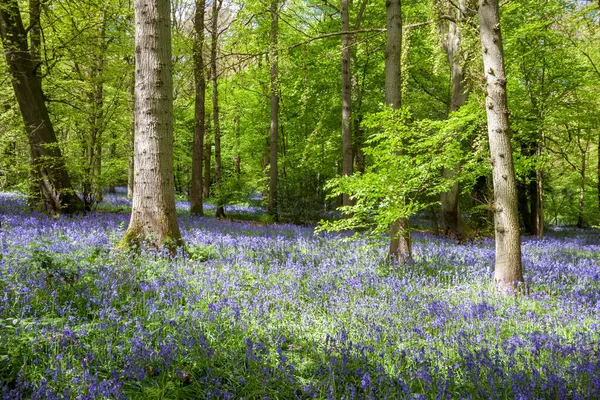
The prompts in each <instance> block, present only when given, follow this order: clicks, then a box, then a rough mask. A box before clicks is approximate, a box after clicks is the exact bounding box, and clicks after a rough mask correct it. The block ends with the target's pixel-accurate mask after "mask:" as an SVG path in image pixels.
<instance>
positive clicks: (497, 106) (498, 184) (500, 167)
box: [479, 0, 524, 293]
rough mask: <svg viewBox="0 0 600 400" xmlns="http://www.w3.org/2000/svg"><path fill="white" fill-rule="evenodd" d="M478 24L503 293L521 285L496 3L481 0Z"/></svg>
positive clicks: (495, 0)
mask: <svg viewBox="0 0 600 400" xmlns="http://www.w3.org/2000/svg"><path fill="white" fill-rule="evenodd" d="M479 24H480V34H481V46H482V57H483V67H484V74H485V81H486V113H487V121H488V122H487V123H488V136H489V142H490V155H491V160H492V175H493V182H494V225H495V237H496V268H495V272H494V281H495V282H496V285H497V287H498V289H499V290H500V291H501V292H503V293H509V292H514V291H515V290H517V289H518V285H520V284H523V283H524V280H523V271H522V264H521V236H520V233H519V215H518V211H517V183H516V180H515V170H514V165H513V154H512V147H511V143H510V131H509V123H508V114H509V112H508V102H507V97H506V76H505V73H504V53H503V47H502V34H501V30H500V11H499V6H498V0H480V2H479Z"/></svg>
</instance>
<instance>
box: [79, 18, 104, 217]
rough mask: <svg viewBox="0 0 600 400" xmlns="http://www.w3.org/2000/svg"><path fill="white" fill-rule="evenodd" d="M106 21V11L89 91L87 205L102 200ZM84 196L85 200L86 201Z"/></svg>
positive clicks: (101, 22) (101, 20)
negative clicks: (88, 178)
mask: <svg viewBox="0 0 600 400" xmlns="http://www.w3.org/2000/svg"><path fill="white" fill-rule="evenodd" d="M105 37H106V21H105V19H104V13H101V15H100V32H99V37H98V49H97V51H98V54H96V57H95V59H94V61H93V66H92V73H91V81H92V91H91V92H90V93H89V99H90V104H91V105H92V112H91V113H90V117H89V123H90V137H89V141H90V143H89V154H88V156H89V164H90V182H91V191H90V199H89V200H91V201H89V202H88V203H87V204H86V206H89V207H91V206H92V205H93V204H95V203H97V202H100V201H102V176H101V175H102V133H103V131H104V77H103V73H104V54H105V51H106V43H105V40H106V39H105ZM85 200H86V199H85V197H84V201H85Z"/></svg>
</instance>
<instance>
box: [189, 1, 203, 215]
mask: <svg viewBox="0 0 600 400" xmlns="http://www.w3.org/2000/svg"><path fill="white" fill-rule="evenodd" d="M205 3H206V2H205V0H196V14H195V16H194V30H195V33H196V38H195V43H194V45H195V46H194V81H195V83H196V88H195V89H196V107H195V116H194V120H195V128H194V145H193V146H194V148H193V150H192V193H191V196H190V212H191V213H192V214H195V215H203V214H204V210H203V209H202V194H203V193H202V191H203V187H202V152H203V151H204V128H205V121H204V120H205V117H206V112H205V99H206V80H205V77H204V60H203V57H202V51H203V49H204V13H205V11H204V10H205Z"/></svg>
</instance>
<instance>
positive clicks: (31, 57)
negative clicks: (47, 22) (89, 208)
mask: <svg viewBox="0 0 600 400" xmlns="http://www.w3.org/2000/svg"><path fill="white" fill-rule="evenodd" d="M38 7H39V4H38ZM38 12H39V10H38ZM38 23H39V22H38ZM36 29H37V28H36ZM36 32H38V30H36ZM0 35H1V37H2V44H3V46H4V54H5V56H6V62H7V64H8V67H9V71H10V74H11V78H12V85H13V89H14V92H15V96H16V98H17V102H18V104H19V108H20V110H21V115H22V117H23V122H24V124H25V131H26V133H27V137H28V140H29V147H30V155H31V162H32V168H33V170H34V171H35V178H36V183H35V186H36V187H37V188H38V189H37V190H36V192H38V193H40V198H41V199H43V202H44V204H45V207H46V209H48V210H50V211H51V212H53V213H65V214H70V213H76V212H81V211H83V202H82V201H81V200H80V199H79V197H77V195H76V194H75V191H74V190H73V187H72V186H71V181H70V179H69V175H68V173H67V168H66V165H65V162H64V159H63V156H62V153H61V151H60V148H59V146H58V141H57V140H56V134H55V133H54V128H53V126H52V122H51V121H50V117H49V114H48V109H47V108H46V103H45V101H44V93H43V91H42V81H41V78H40V77H39V74H38V70H39V68H40V63H39V62H37V59H38V55H37V54H39V42H38V41H39V38H37V37H35V35H34V38H33V40H32V41H33V44H34V45H33V47H34V53H33V54H32V53H31V52H30V49H29V46H28V43H27V33H26V31H25V28H24V26H23V21H22V19H21V14H20V11H19V5H18V2H17V1H16V0H5V1H4V2H3V4H2V7H0Z"/></svg>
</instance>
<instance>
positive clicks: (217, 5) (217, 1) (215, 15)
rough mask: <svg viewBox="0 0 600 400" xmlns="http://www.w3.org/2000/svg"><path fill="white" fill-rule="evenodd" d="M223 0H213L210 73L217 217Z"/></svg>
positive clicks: (219, 213) (220, 211)
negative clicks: (218, 41)
mask: <svg viewBox="0 0 600 400" xmlns="http://www.w3.org/2000/svg"><path fill="white" fill-rule="evenodd" d="M222 4H223V0H213V4H212V32H211V47H210V75H211V81H212V102H213V132H214V134H215V190H216V192H217V193H216V196H217V211H216V216H217V218H225V207H224V205H223V194H222V193H221V125H220V123H219V89H218V86H217V78H218V75H217V40H218V38H219V11H220V9H221V5H222Z"/></svg>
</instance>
